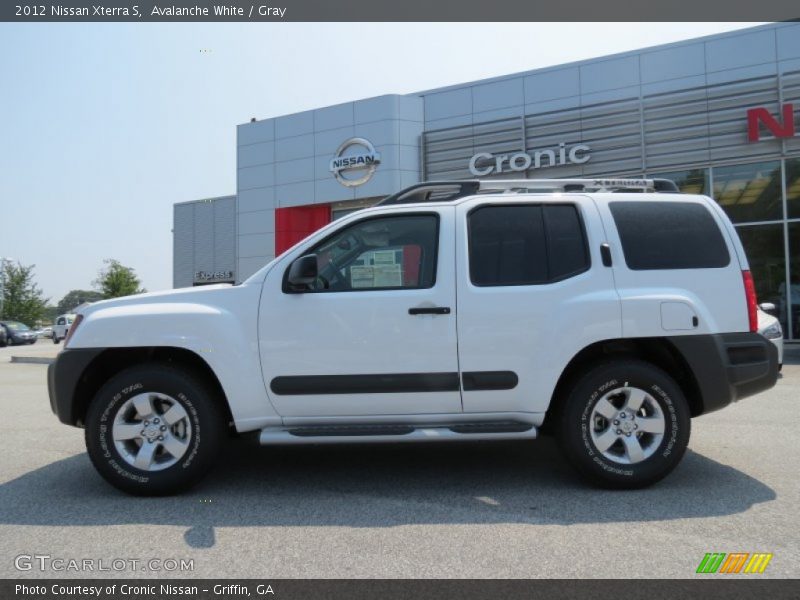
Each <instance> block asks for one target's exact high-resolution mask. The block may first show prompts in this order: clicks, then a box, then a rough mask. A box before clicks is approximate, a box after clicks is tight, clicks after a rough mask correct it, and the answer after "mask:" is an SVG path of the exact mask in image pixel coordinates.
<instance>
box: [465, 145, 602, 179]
mask: <svg viewBox="0 0 800 600" xmlns="http://www.w3.org/2000/svg"><path fill="white" fill-rule="evenodd" d="M591 150H592V149H591V148H590V147H589V146H587V145H586V144H576V145H574V146H567V144H566V143H565V142H561V143H560V144H559V145H558V148H556V149H547V150H535V151H533V152H532V153H528V152H518V153H516V154H497V155H495V154H490V153H489V152H478V153H477V154H476V155H475V156H473V157H472V158H470V159H469V172H470V173H472V174H473V175H475V176H477V177H482V176H484V175H491V174H492V173H507V172H509V171H517V172H520V171H527V170H528V169H541V168H542V167H560V166H562V165H570V164H574V165H582V164H583V163H586V162H589V159H590V158H592V156H591V154H589V152H591Z"/></svg>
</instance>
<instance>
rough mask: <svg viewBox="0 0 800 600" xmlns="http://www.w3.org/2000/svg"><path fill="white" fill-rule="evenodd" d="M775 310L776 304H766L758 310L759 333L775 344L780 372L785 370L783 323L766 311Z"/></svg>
mask: <svg viewBox="0 0 800 600" xmlns="http://www.w3.org/2000/svg"><path fill="white" fill-rule="evenodd" d="M772 310H775V305H774V304H769V303H766V302H765V303H764V304H761V305H760V306H759V309H758V333H760V334H761V335H763V336H764V337H765V338H767V339H768V340H769V341H770V342H772V343H773V344H775V347H776V348H777V349H778V370H779V371H780V370H781V369H782V368H783V328H782V327H781V322H780V321H779V320H778V319H776V318H775V317H774V316H772V315H771V314H769V313H768V312H766V311H772Z"/></svg>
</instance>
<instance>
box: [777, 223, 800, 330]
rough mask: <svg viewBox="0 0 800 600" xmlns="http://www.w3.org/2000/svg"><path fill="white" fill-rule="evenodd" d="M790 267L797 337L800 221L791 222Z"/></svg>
mask: <svg viewBox="0 0 800 600" xmlns="http://www.w3.org/2000/svg"><path fill="white" fill-rule="evenodd" d="M789 267H790V269H789V289H790V293H789V294H786V296H787V300H788V302H789V305H790V310H791V311H792V329H793V331H792V336H791V337H792V338H794V339H797V338H800V223H789ZM784 289H785V286H784ZM776 306H777V305H776ZM784 331H786V328H784Z"/></svg>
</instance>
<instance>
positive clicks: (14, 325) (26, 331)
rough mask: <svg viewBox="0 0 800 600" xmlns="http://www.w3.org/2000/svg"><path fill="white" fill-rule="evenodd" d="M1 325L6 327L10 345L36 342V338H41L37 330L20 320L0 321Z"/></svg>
mask: <svg viewBox="0 0 800 600" xmlns="http://www.w3.org/2000/svg"><path fill="white" fill-rule="evenodd" d="M0 327H3V328H4V329H5V332H6V336H7V337H8V344H9V345H10V346H13V345H15V344H35V343H36V340H37V339H39V338H38V337H37V336H36V332H35V331H33V330H32V329H31V328H30V327H28V326H27V325H25V323H20V322H19V321H0Z"/></svg>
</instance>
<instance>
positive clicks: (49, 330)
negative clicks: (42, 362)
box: [37, 327, 53, 338]
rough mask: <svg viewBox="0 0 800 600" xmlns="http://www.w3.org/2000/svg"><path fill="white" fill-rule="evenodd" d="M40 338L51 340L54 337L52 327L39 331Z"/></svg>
mask: <svg viewBox="0 0 800 600" xmlns="http://www.w3.org/2000/svg"><path fill="white" fill-rule="evenodd" d="M37 333H38V334H39V337H40V338H51V337H53V328H52V327H42V328H41V329H40V330H39V331H37Z"/></svg>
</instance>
